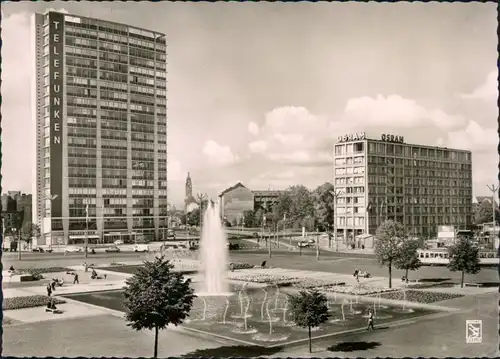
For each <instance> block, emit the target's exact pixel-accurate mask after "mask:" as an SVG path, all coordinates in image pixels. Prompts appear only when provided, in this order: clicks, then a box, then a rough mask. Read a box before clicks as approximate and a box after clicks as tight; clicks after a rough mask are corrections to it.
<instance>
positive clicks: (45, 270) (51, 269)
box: [15, 267, 73, 276]
mask: <svg viewBox="0 0 500 359" xmlns="http://www.w3.org/2000/svg"><path fill="white" fill-rule="evenodd" d="M15 272H16V274H31V275H32V276H36V275H40V274H45V273H58V272H73V270H72V269H70V268H66V267H46V268H26V269H18V270H16V271H15Z"/></svg>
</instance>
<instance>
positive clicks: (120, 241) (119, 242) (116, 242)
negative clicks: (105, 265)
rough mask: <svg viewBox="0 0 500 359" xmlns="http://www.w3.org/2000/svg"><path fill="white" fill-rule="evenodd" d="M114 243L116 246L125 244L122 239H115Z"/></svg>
mask: <svg viewBox="0 0 500 359" xmlns="http://www.w3.org/2000/svg"><path fill="white" fill-rule="evenodd" d="M113 244H114V245H115V246H119V245H120V244H123V241H122V240H121V239H119V240H117V241H114V242H113Z"/></svg>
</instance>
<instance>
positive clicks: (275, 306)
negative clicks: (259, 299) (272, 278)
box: [274, 283, 280, 310]
mask: <svg viewBox="0 0 500 359" xmlns="http://www.w3.org/2000/svg"><path fill="white" fill-rule="evenodd" d="M279 297H280V287H279V285H278V283H276V295H275V297H274V310H276V309H278V300H279Z"/></svg>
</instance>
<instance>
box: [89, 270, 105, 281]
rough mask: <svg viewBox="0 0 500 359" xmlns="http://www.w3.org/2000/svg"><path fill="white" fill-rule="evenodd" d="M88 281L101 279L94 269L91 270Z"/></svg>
mask: <svg viewBox="0 0 500 359" xmlns="http://www.w3.org/2000/svg"><path fill="white" fill-rule="evenodd" d="M90 279H102V277H99V276H98V275H97V272H96V271H95V269H94V268H92V275H91V276H90Z"/></svg>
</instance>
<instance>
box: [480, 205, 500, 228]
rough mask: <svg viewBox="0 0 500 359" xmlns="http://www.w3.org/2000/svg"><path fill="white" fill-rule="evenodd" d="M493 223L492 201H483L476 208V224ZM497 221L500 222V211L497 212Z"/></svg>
mask: <svg viewBox="0 0 500 359" xmlns="http://www.w3.org/2000/svg"><path fill="white" fill-rule="evenodd" d="M492 221H493V207H492V204H491V202H490V201H487V200H485V201H482V202H481V203H478V204H477V205H476V206H475V207H474V223H475V224H483V223H488V222H492ZM495 221H497V222H499V221H500V211H499V209H498V208H496V210H495Z"/></svg>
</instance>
